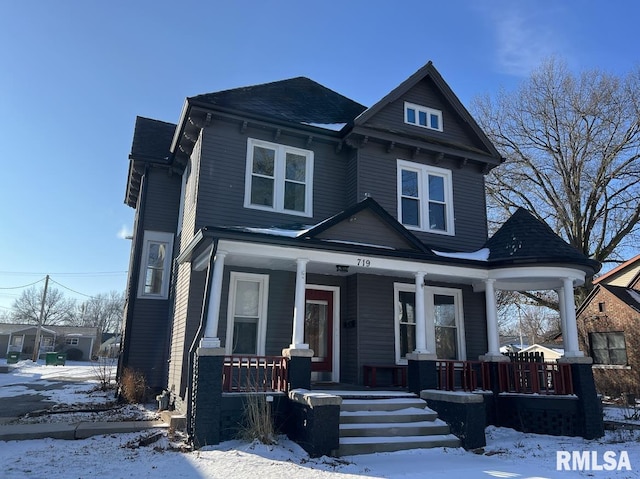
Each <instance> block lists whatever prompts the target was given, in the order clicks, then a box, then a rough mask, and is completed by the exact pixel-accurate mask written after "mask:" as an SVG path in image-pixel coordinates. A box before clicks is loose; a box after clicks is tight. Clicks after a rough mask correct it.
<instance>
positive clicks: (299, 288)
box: [289, 258, 309, 349]
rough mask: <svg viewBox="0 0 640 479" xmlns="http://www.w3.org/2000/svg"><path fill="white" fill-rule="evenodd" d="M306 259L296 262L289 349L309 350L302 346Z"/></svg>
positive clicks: (299, 259) (306, 345) (304, 345)
mask: <svg viewBox="0 0 640 479" xmlns="http://www.w3.org/2000/svg"><path fill="white" fill-rule="evenodd" d="M308 262H309V260H308V259H303V258H298V259H297V260H296V293H295V294H296V296H295V307H294V310H293V337H292V339H291V345H290V346H289V348H290V349H309V345H308V344H304V313H305V309H306V301H305V295H306V290H307V263H308Z"/></svg>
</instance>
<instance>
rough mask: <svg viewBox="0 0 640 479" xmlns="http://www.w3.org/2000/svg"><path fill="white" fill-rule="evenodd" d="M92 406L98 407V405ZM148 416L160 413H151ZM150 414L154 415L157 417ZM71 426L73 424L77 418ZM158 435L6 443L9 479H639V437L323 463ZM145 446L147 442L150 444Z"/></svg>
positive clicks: (291, 453) (67, 396) (495, 432)
mask: <svg viewBox="0 0 640 479" xmlns="http://www.w3.org/2000/svg"><path fill="white" fill-rule="evenodd" d="M64 368H69V370H63V367H60V366H58V367H51V366H49V367H45V366H40V365H34V364H32V363H31V364H21V365H20V368H19V369H17V370H16V371H14V372H13V373H10V374H6V375H0V397H2V396H5V390H7V391H9V393H8V395H11V394H14V392H15V389H14V388H16V387H17V386H16V384H18V383H19V382H21V381H23V380H24V379H26V380H27V381H28V382H29V381H50V380H52V379H55V378H56V377H59V376H60V375H70V376H69V377H71V376H74V377H75V378H82V377H85V378H89V379H90V378H91V374H92V366H91V364H89V363H86V364H83V365H80V364H79V365H69V366H65V367H64ZM52 375H53V376H52ZM83 375H84V376H83ZM11 377H13V378H11ZM93 381H94V382H92V383H89V384H88V385H84V386H82V385H76V386H71V385H70V386H69V388H68V390H66V392H65V393H64V395H63V394H62V393H59V397H62V399H64V400H68V401H69V402H70V403H74V404H82V403H83V401H84V397H83V396H91V395H92V394H95V393H92V394H88V393H87V391H88V390H90V389H93V388H95V386H96V385H97V381H96V380H95V379H94V380H93ZM87 386H89V387H87ZM74 389H75V390H74ZM12 391H13V392H12ZM27 391H31V390H30V389H27ZM24 393H25V392H24V391H23V392H21V394H24ZM5 397H6V396H5ZM106 399H107V398H105V399H104V400H106ZM109 399H110V398H109ZM56 400H57V399H56ZM88 402H89V403H93V404H95V403H96V400H95V399H92V400H91V401H88ZM85 404H86V403H85ZM148 408H149V409H151V406H148ZM148 412H149V414H153V412H154V411H148ZM614 413H615V411H614ZM614 413H609V414H614ZM47 417H52V416H47ZM67 420H70V418H69V416H67ZM156 434H158V433H157V432H152V433H150V432H147V433H131V434H117V435H110V436H97V437H93V438H89V439H84V440H77V441H63V440H54V439H43V440H35V441H12V442H4V443H0V477H2V478H7V479H14V478H15V479H17V478H31V479H37V478H51V477H56V478H62V479H67V478H87V477H109V478H113V479H119V478H128V477H135V478H137V479H141V478H157V477H171V478H176V479H178V478H184V479H196V478H244V477H251V478H255V477H259V478H260V479H271V478H277V479H283V478H285V477H286V478H287V479H296V478H301V479H302V478H304V479H306V478H311V479H313V478H325V477H332V478H333V477H335V478H382V477H393V478H407V479H410V478H445V477H447V478H450V479H453V478H519V479H520V478H521V479H524V478H571V477H593V478H618V477H619V478H640V431H628V430H619V431H607V434H606V435H605V437H604V438H602V439H598V440H593V441H587V440H584V439H581V438H571V437H553V436H543V435H537V434H523V433H519V432H516V431H513V430H511V429H506V428H495V427H489V428H487V447H486V448H485V451H484V454H474V453H472V452H467V451H464V450H463V449H448V448H437V449H426V450H412V451H402V452H394V453H380V454H371V455H363V456H349V457H342V458H330V457H322V458H319V459H311V458H309V456H308V455H307V454H306V453H305V452H304V451H303V450H302V449H301V448H300V447H299V446H298V445H297V444H295V443H293V442H291V441H289V440H288V439H287V438H286V437H284V436H281V437H280V438H279V441H278V444H277V445H275V446H265V445H262V444H257V443H253V444H249V443H246V442H240V441H229V442H225V443H222V444H220V445H218V446H211V447H205V448H202V449H200V450H198V451H191V452H181V451H180V448H181V446H182V443H181V442H180V439H179V438H177V437H175V438H173V437H172V438H169V437H168V433H162V434H160V435H158V436H156V437H152V439H149V440H148V441H145V440H144V439H146V438H148V437H149V436H152V435H156ZM141 439H143V441H142V444H146V443H147V442H148V444H147V445H141ZM557 451H578V452H579V453H580V454H581V453H582V452H583V451H595V453H596V455H595V457H597V459H598V460H599V462H598V463H597V464H596V466H598V465H599V466H602V465H603V464H604V459H603V458H604V454H605V452H606V451H611V454H612V455H613V456H610V457H615V459H616V463H617V461H618V460H619V459H620V458H621V457H622V456H623V455H625V454H626V455H628V459H629V464H630V466H631V470H626V467H623V468H622V470H620V471H608V470H604V469H603V470H599V471H598V470H595V471H581V472H580V471H565V470H560V471H558V470H556V453H557ZM581 457H582V456H581ZM590 457H591V456H590Z"/></svg>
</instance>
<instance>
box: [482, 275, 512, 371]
mask: <svg viewBox="0 0 640 479" xmlns="http://www.w3.org/2000/svg"><path fill="white" fill-rule="evenodd" d="M495 282H496V280H495V279H485V280H484V284H485V290H484V294H485V302H486V303H487V306H486V313H487V343H488V347H489V351H487V354H485V355H484V357H483V359H484V360H485V361H505V360H506V361H509V358H508V357H507V356H504V355H503V354H501V353H500V337H499V335H498V313H497V311H496V293H495V289H494V286H493V284H494V283H495Z"/></svg>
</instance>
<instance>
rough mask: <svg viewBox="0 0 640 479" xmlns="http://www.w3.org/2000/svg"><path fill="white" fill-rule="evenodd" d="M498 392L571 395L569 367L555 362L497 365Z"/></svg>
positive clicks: (571, 386)
mask: <svg viewBox="0 0 640 479" xmlns="http://www.w3.org/2000/svg"><path fill="white" fill-rule="evenodd" d="M498 380H499V383H500V392H510V393H524V394H556V395H562V394H573V379H572V377H571V365H570V364H563V363H555V362H545V363H536V362H508V363H507V362H505V363H498Z"/></svg>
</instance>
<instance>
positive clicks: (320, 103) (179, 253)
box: [120, 62, 599, 412]
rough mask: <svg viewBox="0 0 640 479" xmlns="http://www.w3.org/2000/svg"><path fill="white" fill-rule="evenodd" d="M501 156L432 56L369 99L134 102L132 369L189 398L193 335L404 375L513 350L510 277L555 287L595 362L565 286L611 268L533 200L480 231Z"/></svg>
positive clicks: (231, 349) (360, 380) (239, 351)
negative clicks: (498, 298)
mask: <svg viewBox="0 0 640 479" xmlns="http://www.w3.org/2000/svg"><path fill="white" fill-rule="evenodd" d="M501 161H502V158H501V156H500V154H499V152H498V151H497V150H496V149H495V147H494V146H493V145H492V144H491V142H490V141H489V140H488V139H487V137H486V136H485V134H484V133H483V132H482V131H481V129H480V128H479V127H478V125H477V123H476V122H475V121H474V119H473V118H472V117H471V116H470V114H469V113H468V111H467V110H466V109H465V108H464V106H463V105H462V103H461V102H460V101H459V100H458V98H457V97H456V95H455V94H454V93H453V91H452V90H451V89H450V88H449V86H448V85H447V84H446V83H445V81H444V80H443V78H442V77H441V76H440V74H439V73H438V71H437V70H436V69H435V67H434V66H433V65H432V63H431V62H429V63H427V64H426V65H425V66H424V67H422V68H421V69H420V70H418V71H417V72H416V73H415V74H413V75H412V76H411V77H409V78H408V79H407V80H405V81H404V82H403V83H402V84H400V85H399V86H398V87H397V88H395V89H394V90H393V91H391V92H390V93H389V94H387V95H386V96H384V97H383V98H382V99H381V100H380V101H379V102H377V103H376V104H375V105H373V106H371V107H369V108H367V107H365V106H363V105H360V104H359V103H357V102H355V101H352V100H350V99H348V98H346V97H344V96H342V95H340V94H338V93H336V92H334V91H332V90H330V89H328V88H326V87H324V86H322V85H320V84H318V83H316V82H314V81H312V80H310V79H307V78H302V77H300V78H293V79H289V80H283V81H277V82H274V83H268V84H262V85H256V86H249V87H244V88H237V89H233V90H227V91H221V92H216V93H209V94H203V95H198V96H194V97H190V98H187V100H186V102H185V104H184V107H183V110H182V113H181V115H180V118H179V121H178V124H177V125H174V124H170V123H164V122H160V121H156V120H151V119H147V118H141V117H139V118H138V119H137V121H136V126H135V132H134V138H133V145H132V150H131V155H130V168H129V177H128V182H127V192H126V199H125V202H126V203H127V204H128V205H129V206H131V207H133V208H135V209H136V218H135V227H134V236H133V247H132V252H131V263H130V275H129V283H128V290H127V303H126V312H125V321H124V340H123V350H122V354H121V361H120V371H122V370H123V369H124V368H126V367H131V368H134V369H137V370H139V371H141V372H143V373H144V374H145V376H146V379H147V382H148V384H149V386H150V387H151V388H153V389H156V390H159V389H167V390H168V391H170V393H171V395H172V402H174V403H175V407H176V408H177V409H178V410H181V411H185V412H190V410H189V408H190V407H192V406H191V402H192V394H193V391H194V389H195V388H196V386H197V385H196V383H197V379H194V377H197V364H196V363H197V356H198V351H201V352H202V351H217V352H216V353H215V354H224V355H225V356H227V357H230V356H252V357H253V356H255V357H263V356H269V357H271V356H280V355H284V356H285V357H286V358H288V359H293V361H294V363H295V364H302V363H303V362H304V360H305V358H309V359H310V363H311V366H310V369H311V371H310V379H309V381H310V383H311V384H315V383H316V382H321V383H327V382H331V383H346V384H351V385H360V386H362V385H364V384H365V383H367V384H368V383H369V382H370V380H371V377H370V374H371V366H376V365H379V366H391V368H388V370H387V369H384V368H381V369H380V375H381V376H380V377H379V378H377V379H378V381H387V382H389V381H391V380H394V382H398V380H397V379H396V376H395V373H396V372H397V369H394V367H397V368H398V369H399V368H402V367H405V365H408V368H409V382H410V383H411V382H412V381H413V380H414V379H415V378H420V377H423V376H421V374H423V373H422V372H421V371H422V369H420V367H417V366H416V367H417V369H416V367H414V368H413V369H412V367H413V366H412V364H413V365H414V366H415V364H420V361H431V362H433V361H434V360H436V359H440V360H460V361H462V360H467V359H468V360H478V358H482V359H483V360H485V361H488V362H495V361H502V360H504V359H505V358H504V356H502V355H501V354H500V351H499V340H498V330H497V318H496V306H495V291H496V290H498V289H506V290H540V289H555V290H557V291H558V294H559V296H560V300H561V301H560V302H561V304H562V305H563V306H562V317H563V333H564V335H563V337H564V342H565V344H564V347H565V357H566V358H567V359H568V360H570V359H572V358H573V359H575V360H576V362H583V361H582V360H583V359H584V358H583V356H584V355H583V353H582V352H581V351H580V350H579V347H578V339H577V331H576V322H575V308H574V302H573V288H574V287H575V286H577V285H580V284H582V283H583V282H584V281H585V278H586V277H588V276H591V275H593V274H594V272H596V271H597V269H598V267H599V265H598V264H597V263H595V262H593V261H591V260H589V259H588V258H585V257H584V256H583V255H582V254H581V253H579V252H578V251H576V250H575V249H573V248H572V247H570V246H569V245H568V244H567V243H565V242H564V241H563V240H561V239H560V238H559V237H557V236H556V235H555V234H554V233H553V232H552V231H551V230H550V228H549V227H548V226H547V225H545V224H543V223H540V222H538V221H537V220H536V219H534V218H533V217H532V216H531V215H529V214H528V213H526V212H525V211H524V210H519V211H517V212H516V213H515V214H514V215H513V217H512V218H511V219H510V220H508V221H507V222H506V223H505V224H504V225H503V227H502V228H501V229H500V230H499V231H498V232H497V233H496V234H495V235H493V237H492V238H491V239H488V231H487V214H486V203H485V183H484V177H485V175H486V174H487V173H488V172H489V171H490V170H491V169H492V168H495V167H496V166H498V165H499V164H500V163H501ZM212 354H213V353H212ZM215 354H214V355H215ZM296 361H301V362H299V363H296ZM294 369H295V368H293V367H290V368H289V375H290V377H292V374H293V373H292V371H293V370H294ZM200 370H202V368H200ZM194 371H195V372H194ZM385 371H387V372H389V377H386V378H385V377H384V372H385ZM374 374H375V372H374ZM416 374H417V376H416ZM392 375H393V377H391V376H392ZM412 378H414V379H412ZM374 380H375V379H374ZM415 380H416V381H418V379H415ZM401 382H402V383H403V384H404V383H405V382H406V381H404V380H403V381H401ZM414 382H415V381H414ZM303 384H304V381H303Z"/></svg>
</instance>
